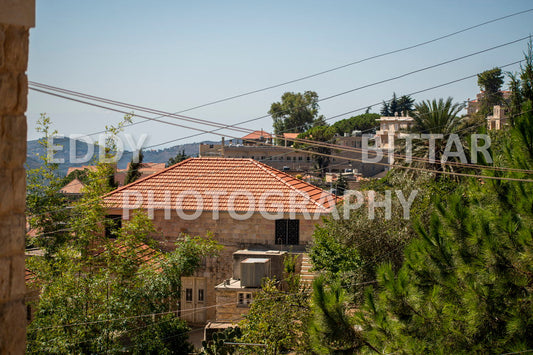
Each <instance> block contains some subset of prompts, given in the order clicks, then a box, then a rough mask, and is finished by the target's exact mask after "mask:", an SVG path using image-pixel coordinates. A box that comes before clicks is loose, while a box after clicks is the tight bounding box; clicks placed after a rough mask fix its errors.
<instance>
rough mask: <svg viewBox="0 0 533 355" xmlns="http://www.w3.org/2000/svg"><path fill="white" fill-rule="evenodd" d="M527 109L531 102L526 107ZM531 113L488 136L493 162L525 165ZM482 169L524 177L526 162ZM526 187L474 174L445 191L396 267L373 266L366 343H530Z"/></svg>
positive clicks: (394, 348) (363, 318) (421, 346)
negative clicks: (373, 287) (502, 168)
mask: <svg viewBox="0 0 533 355" xmlns="http://www.w3.org/2000/svg"><path fill="white" fill-rule="evenodd" d="M528 108H529V109H530V108H531V106H529V107H528ZM532 136H533V114H532V113H531V112H527V113H525V114H523V115H522V116H521V117H518V118H517V120H516V122H515V127H514V128H512V129H511V130H510V131H508V132H504V134H502V137H501V138H500V139H498V137H495V138H496V140H495V141H494V142H493V145H494V147H493V149H494V153H495V154H494V157H495V159H496V164H497V166H506V167H514V168H521V169H528V170H529V169H531V168H533V148H532V147H533V145H532V144H531V137H532ZM484 174H487V175H491V176H495V175H496V174H497V175H498V176H502V177H509V178H513V177H518V176H520V177H522V178H526V179H528V178H529V179H530V178H531V174H529V173H527V172H526V171H524V172H520V173H514V172H507V173H501V172H497V173H495V172H494V171H489V170H487V171H486V172H484ZM532 196H533V188H532V186H531V184H530V183H528V182H521V181H495V180H485V181H484V183H483V184H480V181H479V180H478V179H471V180H469V181H466V182H464V183H463V184H462V185H461V186H459V187H458V188H457V190H456V191H455V192H454V193H452V194H449V195H443V196H442V200H441V201H440V202H438V203H437V205H436V207H437V209H436V211H435V212H434V214H433V215H432V217H431V220H430V222H429V223H424V224H420V225H419V226H418V228H417V230H418V234H419V237H418V238H417V239H415V240H413V241H412V242H411V244H410V245H409V246H408V248H407V249H406V252H405V262H404V264H403V266H402V268H401V269H400V270H399V271H398V272H394V271H393V270H392V268H391V267H390V265H383V266H381V267H380V269H379V271H378V280H379V289H380V290H381V291H380V292H378V294H377V295H376V294H374V293H372V292H368V300H367V303H366V306H365V309H364V310H362V312H361V313H360V314H359V316H360V320H359V321H360V323H359V324H364V325H365V328H366V330H367V335H368V336H370V337H371V338H372V340H371V341H370V342H371V343H372V344H373V346H374V347H376V348H379V349H380V350H381V351H383V352H386V353H390V352H400V353H417V354H419V353H435V352H440V351H442V350H444V349H445V352H447V353H453V354H463V353H465V354H466V353H495V354H500V353H509V352H511V353H512V352H516V353H518V352H520V353H521V352H526V351H531V349H532V348H533V337H531V334H533V324H532V322H531V319H533V306H532V305H533V286H532V285H533V283H532V276H531V275H532V271H533V269H532V265H533V264H532V262H531V261H532V260H533V239H532V234H531V229H532V227H533V213H532V211H531V205H532V203H533V197H532Z"/></svg>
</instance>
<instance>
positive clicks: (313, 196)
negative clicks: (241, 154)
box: [104, 158, 338, 324]
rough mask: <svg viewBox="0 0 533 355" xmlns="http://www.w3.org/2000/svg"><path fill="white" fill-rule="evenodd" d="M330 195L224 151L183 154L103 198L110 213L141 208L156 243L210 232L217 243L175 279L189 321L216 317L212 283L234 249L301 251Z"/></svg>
mask: <svg viewBox="0 0 533 355" xmlns="http://www.w3.org/2000/svg"><path fill="white" fill-rule="evenodd" d="M337 201H338V200H337V198H336V197H335V196H334V195H332V194H330V193H328V192H326V191H323V190H321V189H319V188H317V187H315V186H313V185H311V184H308V183H306V182H304V181H302V180H299V179H296V178H294V177H292V176H290V175H288V174H286V173H284V172H282V171H279V170H276V169H274V168H272V167H270V166H268V165H266V164H262V163H260V162H257V161H255V160H252V159H230V158H190V159H187V160H185V161H183V162H181V163H178V164H176V165H173V166H171V167H169V168H167V169H165V170H163V171H161V172H159V173H156V174H153V175H150V176H148V177H146V178H144V179H140V180H137V181H135V182H134V183H132V184H129V185H126V186H123V187H121V188H119V189H117V190H115V191H113V192H111V193H109V194H108V195H106V196H105V197H104V203H106V205H107V206H108V214H109V215H110V216H119V217H122V218H126V216H127V215H126V213H129V210H131V209H135V208H141V209H143V210H146V211H148V213H149V214H151V215H152V216H153V222H154V226H155V228H156V231H157V232H156V233H154V234H153V235H152V237H153V238H154V239H155V240H156V241H158V242H159V245H160V247H161V248H162V249H163V250H172V249H173V248H174V245H175V243H176V242H179V240H180V237H181V236H182V235H183V234H184V233H186V234H189V235H198V236H206V235H208V234H211V235H212V236H213V238H214V239H215V240H216V241H218V242H219V243H220V244H222V245H223V246H224V248H223V250H222V251H221V253H220V256H219V257H218V258H208V259H207V260H205V264H204V266H203V267H202V268H201V269H200V270H198V271H197V272H196V273H195V274H194V275H193V276H192V277H187V278H183V280H182V287H183V294H182V297H181V299H182V301H181V310H182V317H183V318H184V319H186V320H187V321H189V322H191V323H194V324H205V323H206V322H207V321H214V320H216V309H215V305H216V295H215V290H216V286H217V285H219V284H221V283H222V282H223V281H224V280H227V279H231V278H232V276H233V254H234V253H235V252H236V251H237V250H241V249H249V250H282V251H283V250H288V249H289V248H290V249H292V250H294V251H304V250H305V248H306V246H307V245H308V244H309V243H310V242H311V240H312V234H313V231H314V228H315V224H316V223H320V220H321V217H322V216H324V215H327V214H329V213H331V211H332V209H333V208H334V207H335V204H336V202H337ZM193 309H201V310H199V311H192V310H193Z"/></svg>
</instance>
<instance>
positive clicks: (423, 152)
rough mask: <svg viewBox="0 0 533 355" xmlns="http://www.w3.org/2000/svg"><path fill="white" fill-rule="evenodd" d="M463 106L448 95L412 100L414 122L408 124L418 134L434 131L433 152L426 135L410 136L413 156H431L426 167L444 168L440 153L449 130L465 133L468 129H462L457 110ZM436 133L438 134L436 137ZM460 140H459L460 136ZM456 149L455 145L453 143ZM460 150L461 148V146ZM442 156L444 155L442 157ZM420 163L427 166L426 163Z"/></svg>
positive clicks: (427, 157) (444, 146)
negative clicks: (415, 101) (444, 97)
mask: <svg viewBox="0 0 533 355" xmlns="http://www.w3.org/2000/svg"><path fill="white" fill-rule="evenodd" d="M463 108H464V104H461V103H457V102H456V103H454V102H453V99H452V98H451V97H448V98H447V99H446V100H444V99H442V98H441V99H438V100H437V99H433V100H431V101H430V100H426V101H422V102H420V103H417V104H415V110H414V112H413V114H412V117H413V118H414V120H415V123H414V125H413V127H412V131H413V133H418V134H421V135H424V134H427V135H430V134H432V135H436V136H435V140H434V142H435V147H434V155H433V154H432V153H433V152H432V147H431V146H430V140H429V139H428V138H427V137H426V138H421V139H415V140H413V157H419V158H424V159H429V158H430V157H431V158H434V159H431V160H432V161H428V163H429V168H430V169H432V170H439V171H442V170H444V169H445V164H443V163H444V162H445V161H446V157H443V155H444V152H445V148H446V144H447V142H448V140H449V139H450V136H451V135H452V134H458V136H459V138H460V136H461V135H464V134H466V133H467V132H468V131H469V129H468V128H467V129H465V130H463V128H464V127H463V126H462V124H463V121H462V119H461V117H460V116H459V112H460V111H461V110H462V109H463ZM439 137H440V138H439ZM461 141H462V140H461ZM454 148H455V149H459V147H454ZM463 151H464V149H463ZM443 158H444V159H443ZM423 165H425V166H427V164H426V163H424V164H423Z"/></svg>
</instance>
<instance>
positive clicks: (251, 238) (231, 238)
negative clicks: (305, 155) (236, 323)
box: [108, 209, 321, 323]
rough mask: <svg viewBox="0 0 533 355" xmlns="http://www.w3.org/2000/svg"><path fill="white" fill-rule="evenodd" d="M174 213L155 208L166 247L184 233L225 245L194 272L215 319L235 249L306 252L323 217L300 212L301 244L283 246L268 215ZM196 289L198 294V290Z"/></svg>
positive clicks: (159, 234) (209, 318)
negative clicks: (237, 216)
mask: <svg viewBox="0 0 533 355" xmlns="http://www.w3.org/2000/svg"><path fill="white" fill-rule="evenodd" d="M170 213H171V215H170V218H169V219H167V218H165V214H164V211H162V210H156V211H154V219H153V223H154V227H155V229H156V233H154V234H153V235H152V237H153V238H154V239H155V240H156V241H158V242H159V245H160V247H161V248H162V249H163V250H172V249H173V248H174V244H175V243H176V241H177V240H178V238H179V237H180V235H181V234H183V233H185V234H188V235H191V236H206V235H207V234H208V233H211V234H212V235H213V238H214V239H215V240H217V241H218V242H219V243H221V244H222V245H223V246H224V248H223V249H222V251H221V252H220V255H219V257H218V258H208V259H207V260H205V263H204V265H203V266H202V267H201V268H200V269H199V270H198V271H196V272H195V273H194V275H192V276H193V277H194V278H196V280H197V282H204V281H201V280H205V307H207V308H206V309H207V311H206V315H205V317H206V320H207V321H214V320H215V315H216V312H215V307H214V305H215V304H216V295H215V286H216V285H218V284H220V283H221V282H222V281H224V280H225V279H230V278H231V277H232V275H233V253H234V252H236V251H237V250H240V249H247V248H261V249H263V250H267V249H271V250H280V249H282V250H291V249H292V250H293V251H303V250H304V249H305V246H306V245H307V244H309V243H310V242H311V240H312V236H313V231H314V230H315V225H316V224H317V223H320V221H321V219H320V217H319V216H317V217H318V218H317V219H306V218H304V216H303V215H296V216H295V217H296V218H297V219H298V220H300V223H299V224H300V227H299V229H300V245H297V246H281V245H276V244H275V240H274V239H275V225H276V222H275V221H274V220H268V219H266V218H264V217H263V216H262V215H261V214H260V213H254V214H253V215H252V216H251V217H250V218H248V219H246V220H242V221H239V220H236V219H234V218H232V217H231V216H230V215H229V213H228V212H219V213H218V219H213V212H211V211H205V212H203V213H202V214H201V215H200V216H199V217H198V218H196V219H193V220H189V221H187V220H182V219H180V218H178V216H177V215H176V211H174V210H172V211H170ZM108 214H117V215H120V214H122V211H121V210H118V209H110V210H108ZM311 216H313V215H311ZM289 217H290V216H289V215H288V214H285V216H283V218H289ZM184 281H187V282H188V281H189V280H184ZM182 292H183V290H182ZM194 292H195V294H196V290H195V291H194ZM182 296H183V295H182ZM182 304H183V309H185V308H187V305H186V304H185V302H184V300H183V297H182ZM197 316H198V314H196V315H195V316H194V317H193V316H191V313H184V314H183V316H182V317H183V318H184V319H186V320H188V321H190V322H191V323H198V322H197V321H196V320H195V318H196V317H197Z"/></svg>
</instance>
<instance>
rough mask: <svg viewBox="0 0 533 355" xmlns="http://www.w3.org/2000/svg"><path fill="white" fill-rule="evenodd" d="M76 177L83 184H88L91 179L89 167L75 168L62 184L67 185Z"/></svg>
mask: <svg viewBox="0 0 533 355" xmlns="http://www.w3.org/2000/svg"><path fill="white" fill-rule="evenodd" d="M74 179H78V180H80V181H81V182H82V183H83V184H86V183H87V182H88V180H89V169H87V168H85V169H83V170H74V171H72V172H71V173H70V174H68V175H67V176H65V177H64V178H63V179H62V180H61V185H63V186H65V185H67V184H68V183H70V182H71V181H73V180H74Z"/></svg>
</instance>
